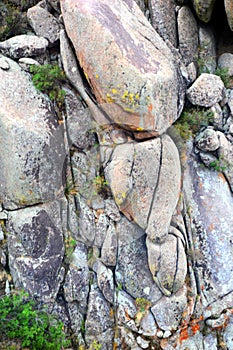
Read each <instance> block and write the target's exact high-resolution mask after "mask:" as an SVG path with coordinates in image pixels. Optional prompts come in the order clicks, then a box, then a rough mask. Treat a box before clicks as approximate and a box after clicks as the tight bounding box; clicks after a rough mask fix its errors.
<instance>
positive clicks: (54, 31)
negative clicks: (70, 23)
mask: <svg viewBox="0 0 233 350" xmlns="http://www.w3.org/2000/svg"><path fill="white" fill-rule="evenodd" d="M27 19H28V22H29V24H30V25H31V27H32V28H33V30H34V32H35V33H36V35H38V36H42V37H44V38H46V39H47V40H48V41H49V43H50V45H54V44H56V43H57V41H58V39H59V36H60V24H59V22H58V20H57V19H56V18H55V17H54V16H53V15H52V14H51V13H49V12H48V11H47V10H46V9H44V8H42V7H40V6H39V5H36V6H33V7H31V8H30V9H28V11H27Z"/></svg>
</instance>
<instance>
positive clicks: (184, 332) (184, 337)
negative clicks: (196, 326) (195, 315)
mask: <svg viewBox="0 0 233 350" xmlns="http://www.w3.org/2000/svg"><path fill="white" fill-rule="evenodd" d="M188 338H189V333H188V328H184V329H182V331H181V332H180V342H181V343H182V341H184V340H187V339H188Z"/></svg>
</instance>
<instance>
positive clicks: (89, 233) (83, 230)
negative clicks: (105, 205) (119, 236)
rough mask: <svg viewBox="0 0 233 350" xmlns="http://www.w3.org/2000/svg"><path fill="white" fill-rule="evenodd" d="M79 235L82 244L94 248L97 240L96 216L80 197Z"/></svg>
mask: <svg viewBox="0 0 233 350" xmlns="http://www.w3.org/2000/svg"><path fill="white" fill-rule="evenodd" d="M79 207H80V213H79V233H80V236H81V240H82V242H84V243H85V244H86V245H87V246H89V247H92V246H93V242H94V239H95V230H96V228H95V216H94V213H93V211H92V210H91V209H90V208H89V207H88V206H87V204H86V202H85V201H84V200H83V198H82V197H79Z"/></svg>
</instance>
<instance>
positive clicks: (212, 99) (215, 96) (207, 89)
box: [187, 73, 225, 107]
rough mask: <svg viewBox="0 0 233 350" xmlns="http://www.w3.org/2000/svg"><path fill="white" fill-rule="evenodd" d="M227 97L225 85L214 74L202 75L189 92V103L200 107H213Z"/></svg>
mask: <svg viewBox="0 0 233 350" xmlns="http://www.w3.org/2000/svg"><path fill="white" fill-rule="evenodd" d="M224 95H225V88H224V84H223V82H222V80H221V78H220V77H218V76H217V75H214V74H207V73H202V74H201V75H200V76H199V77H198V78H197V80H196V81H195V82H194V83H193V85H192V86H191V87H190V88H189V89H188V90H187V97H188V99H189V101H190V102H191V103H192V104H194V105H198V106H203V107H211V106H213V105H214V104H215V103H217V102H220V101H221V100H222V99H223V98H224Z"/></svg>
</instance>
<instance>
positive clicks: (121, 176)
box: [105, 143, 134, 208]
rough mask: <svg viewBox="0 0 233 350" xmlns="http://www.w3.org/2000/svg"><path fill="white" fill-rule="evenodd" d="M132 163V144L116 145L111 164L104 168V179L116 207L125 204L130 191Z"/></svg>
mask: <svg viewBox="0 0 233 350" xmlns="http://www.w3.org/2000/svg"><path fill="white" fill-rule="evenodd" d="M133 161H134V145H133V144H132V143H130V144H125V145H118V146H116V148H115V149H114V152H113V155H112V157H111V162H109V165H108V166H107V167H106V168H105V177H106V179H107V181H108V183H109V186H110V188H111V191H112V193H113V196H114V199H115V202H116V204H117V205H118V207H120V208H121V205H122V204H123V205H124V203H125V200H126V198H127V196H128V195H129V193H130V192H131V190H132V186H133V182H132V177H131V172H132V166H133Z"/></svg>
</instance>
